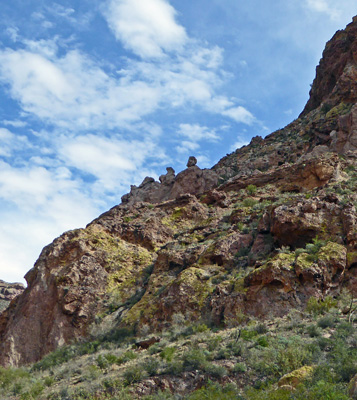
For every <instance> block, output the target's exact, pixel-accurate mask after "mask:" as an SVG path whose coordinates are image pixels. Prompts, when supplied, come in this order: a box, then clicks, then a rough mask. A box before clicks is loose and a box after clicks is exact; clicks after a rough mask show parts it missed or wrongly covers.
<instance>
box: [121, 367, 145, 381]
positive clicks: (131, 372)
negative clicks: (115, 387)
mask: <svg viewBox="0 0 357 400" xmlns="http://www.w3.org/2000/svg"><path fill="white" fill-rule="evenodd" d="M123 376H124V382H125V385H131V384H133V383H136V382H140V381H141V380H143V379H144V378H145V377H146V376H147V373H146V371H145V369H144V367H143V366H142V365H134V366H130V367H128V368H127V369H126V370H125V371H124V374H123Z"/></svg>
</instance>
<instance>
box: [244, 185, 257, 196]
mask: <svg viewBox="0 0 357 400" xmlns="http://www.w3.org/2000/svg"><path fill="white" fill-rule="evenodd" d="M246 191H247V193H248V194H249V196H253V195H254V194H255V193H256V191H257V187H256V186H255V185H248V186H247V187H246Z"/></svg>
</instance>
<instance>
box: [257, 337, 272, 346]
mask: <svg viewBox="0 0 357 400" xmlns="http://www.w3.org/2000/svg"><path fill="white" fill-rule="evenodd" d="M257 344H258V345H259V346H261V347H268V346H269V341H268V338H267V337H266V336H261V337H260V338H258V339H257Z"/></svg>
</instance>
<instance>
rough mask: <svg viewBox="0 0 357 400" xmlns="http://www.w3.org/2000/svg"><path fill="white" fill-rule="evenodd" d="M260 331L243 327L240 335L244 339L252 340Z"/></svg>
mask: <svg viewBox="0 0 357 400" xmlns="http://www.w3.org/2000/svg"><path fill="white" fill-rule="evenodd" d="M257 335H258V332H257V331H256V330H255V329H242V330H241V333H240V336H241V338H242V339H243V340H252V339H253V338H254V337H255V336H257Z"/></svg>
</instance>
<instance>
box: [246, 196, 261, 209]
mask: <svg viewBox="0 0 357 400" xmlns="http://www.w3.org/2000/svg"><path fill="white" fill-rule="evenodd" d="M257 203H258V200H255V199H252V198H251V197H247V198H245V199H244V200H243V207H253V206H255V205H256V204H257Z"/></svg>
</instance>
